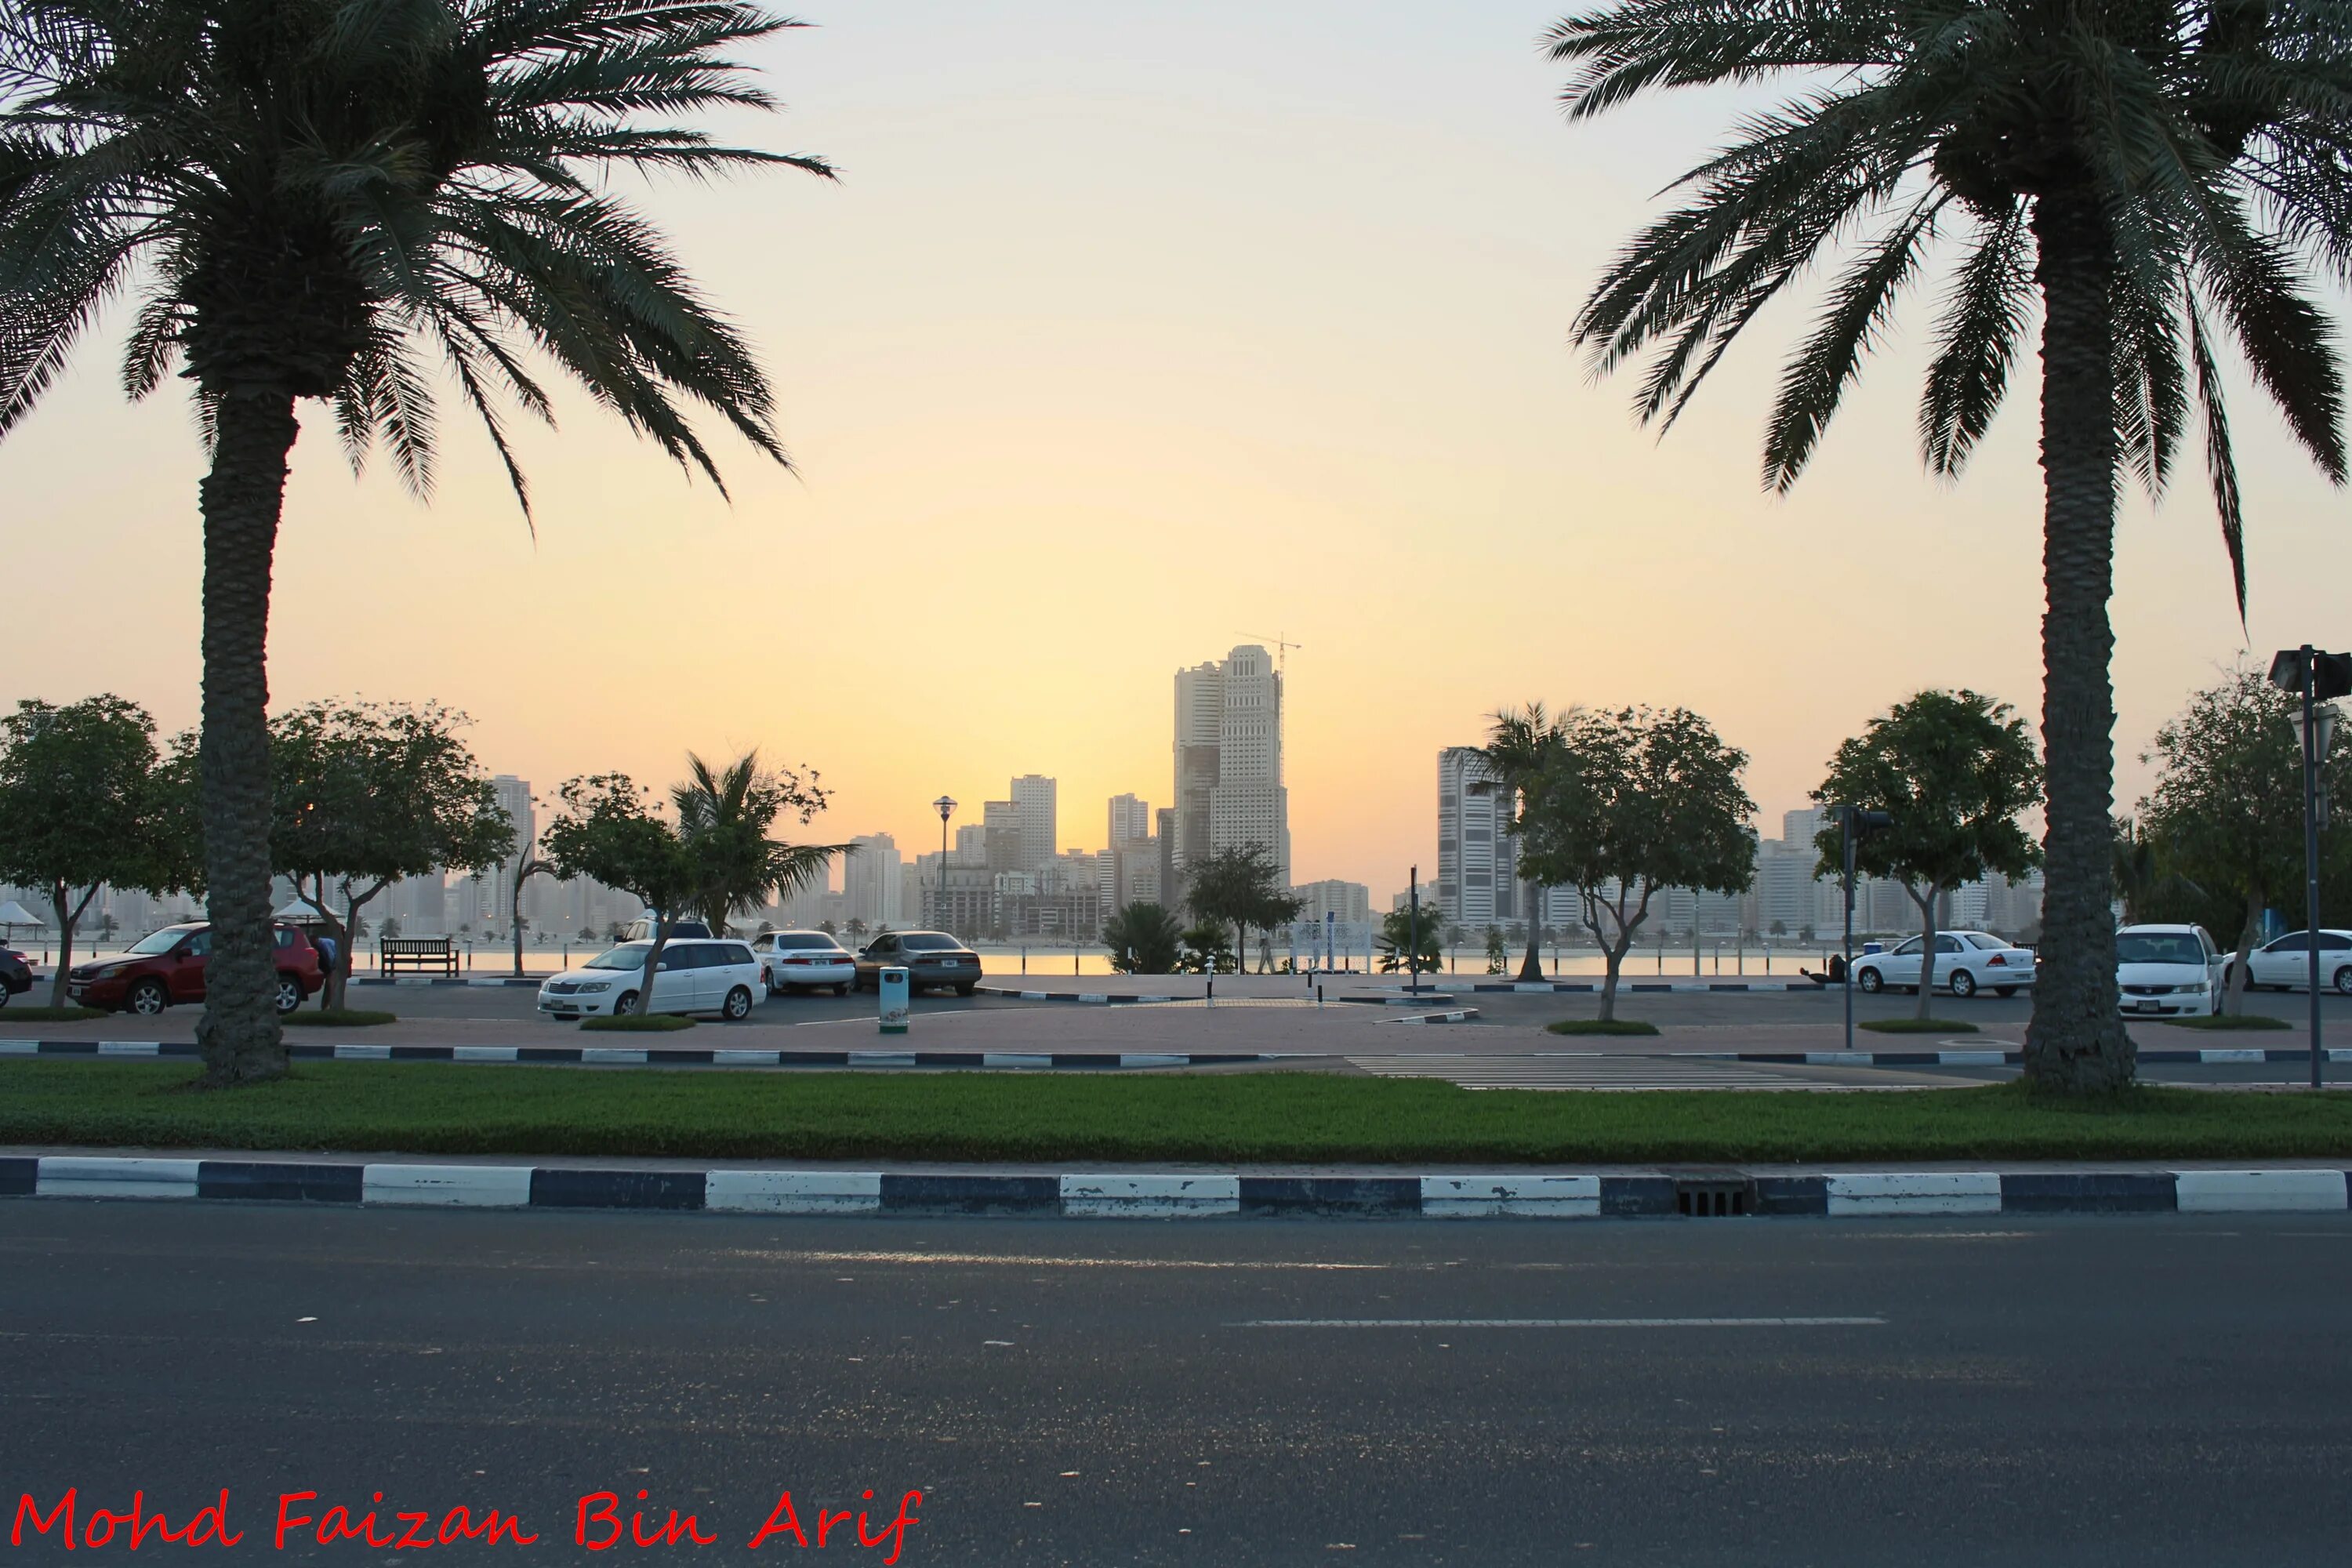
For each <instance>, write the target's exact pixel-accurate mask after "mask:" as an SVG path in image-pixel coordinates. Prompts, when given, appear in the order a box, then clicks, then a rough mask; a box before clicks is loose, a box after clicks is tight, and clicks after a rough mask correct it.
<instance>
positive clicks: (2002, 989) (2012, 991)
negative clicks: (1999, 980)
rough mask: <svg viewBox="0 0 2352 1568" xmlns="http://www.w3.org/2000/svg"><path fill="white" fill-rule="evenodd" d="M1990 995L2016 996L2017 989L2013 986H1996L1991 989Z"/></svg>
mask: <svg viewBox="0 0 2352 1568" xmlns="http://www.w3.org/2000/svg"><path fill="white" fill-rule="evenodd" d="M1992 994H1994V995H1996V996H2014V995H2016V994H2017V987H2016V986H2014V985H1996V986H1994V987H1993V988H1992Z"/></svg>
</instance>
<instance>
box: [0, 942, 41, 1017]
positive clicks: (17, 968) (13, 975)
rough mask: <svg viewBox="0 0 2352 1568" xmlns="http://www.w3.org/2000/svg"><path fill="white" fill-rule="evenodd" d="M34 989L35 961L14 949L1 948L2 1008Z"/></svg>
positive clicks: (0, 990)
mask: <svg viewBox="0 0 2352 1568" xmlns="http://www.w3.org/2000/svg"><path fill="white" fill-rule="evenodd" d="M32 988H33V961H32V960H31V959H29V958H26V956H25V955H24V954H23V953H21V952H17V951H16V949H15V948H13V947H0V1007H5V1006H6V1005H8V998H9V997H11V996H21V995H23V994H25V993H26V992H27V991H30V990H31V989H32Z"/></svg>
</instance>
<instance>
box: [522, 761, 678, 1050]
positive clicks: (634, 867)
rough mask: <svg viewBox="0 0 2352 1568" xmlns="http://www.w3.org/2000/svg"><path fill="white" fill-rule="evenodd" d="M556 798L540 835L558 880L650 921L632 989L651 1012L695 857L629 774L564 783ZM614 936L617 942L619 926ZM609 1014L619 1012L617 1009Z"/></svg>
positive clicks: (675, 828)
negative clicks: (616, 892) (592, 890)
mask: <svg viewBox="0 0 2352 1568" xmlns="http://www.w3.org/2000/svg"><path fill="white" fill-rule="evenodd" d="M555 793H556V799H557V801H558V802H559V803H560V806H559V811H558V815H557V816H556V817H555V820H554V821H552V822H551V823H549V824H548V825H547V827H546V830H545V831H544V832H542V833H541V835H540V844H541V847H542V848H544V849H545V851H546V852H547V858H548V861H549V863H550V864H551V865H552V866H554V867H555V868H556V873H555V874H556V875H557V876H559V877H562V878H564V879H567V880H568V879H571V878H573V877H593V878H594V879H596V880H598V881H600V882H602V883H604V885H605V886H606V887H610V888H618V889H621V890H622V891H623V892H625V893H634V894H635V895H636V896H637V897H638V898H640V899H642V900H645V905H646V909H647V910H649V911H651V912H652V914H653V916H654V935H653V941H652V942H649V943H648V944H646V965H645V970H644V972H643V973H642V974H641V975H640V976H639V983H638V986H637V1006H638V1007H639V1008H640V1009H641V1010H642V1009H645V1008H649V1007H650V1006H651V1005H653V996H654V974H655V972H656V970H657V969H658V968H659V966H660V963H661V955H662V949H663V948H665V947H667V945H668V944H669V933H670V927H671V926H672V924H673V923H674V922H675V921H677V916H678V914H679V912H680V911H682V910H685V909H687V908H688V906H689V905H690V904H691V903H692V902H693V900H694V897H695V894H696V892H697V891H698V889H697V886H696V881H695V875H694V860H693V857H692V855H691V854H690V852H689V851H688V848H687V845H686V840H685V838H684V837H681V836H680V835H679V833H678V831H677V827H676V826H673V825H671V824H670V823H668V822H666V821H664V820H663V819H662V818H661V817H659V816H655V815H654V813H653V811H652V810H651V808H650V807H649V806H648V805H647V795H648V793H649V792H648V791H647V790H646V787H645V786H644V785H643V784H637V783H636V782H635V781H634V780H633V779H631V778H630V777H629V776H628V774H626V773H595V774H589V775H583V776H582V777H579V778H572V779H566V780H565V781H564V782H563V784H562V787H561V788H559V789H558V790H557V791H556V792H555ZM613 935H614V940H615V941H617V940H619V939H620V935H621V929H620V927H619V926H617V925H615V926H614V928H613ZM614 1011H615V1012H618V1011H620V1005H619V1003H618V1002H617V1001H616V1002H615V1004H614Z"/></svg>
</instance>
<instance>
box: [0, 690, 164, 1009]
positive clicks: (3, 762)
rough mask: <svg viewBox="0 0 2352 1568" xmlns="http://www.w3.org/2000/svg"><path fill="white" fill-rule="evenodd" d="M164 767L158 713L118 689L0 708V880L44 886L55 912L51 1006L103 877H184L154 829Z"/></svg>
mask: <svg viewBox="0 0 2352 1568" xmlns="http://www.w3.org/2000/svg"><path fill="white" fill-rule="evenodd" d="M156 768H157V757H156V751H155V721H153V720H152V719H151V718H149V717H148V715H147V710H145V709H143V708H142V707H140V706H139V705H138V704H137V703H135V702H131V701H129V700H125V699H123V698H121V697H117V696H114V695H113V694H112V693H110V692H109V693H105V694H101V695H100V696H97V697H89V698H84V699H83V700H81V701H79V702H68V703H66V704H63V705H62V706H58V705H53V704H50V703H47V702H43V701H39V700H35V699H31V698H26V699H22V700H19V701H18V702H17V704H16V711H15V712H13V713H10V714H8V715H7V716H6V717H5V718H0V882H13V883H15V884H16V885H17V886H19V887H25V888H37V889H40V890H41V891H42V892H43V893H44V894H46V895H47V899H48V902H49V907H50V909H51V910H52V911H54V913H55V914H56V916H57V925H58V964H57V970H56V972H55V973H54V974H53V975H52V977H51V981H50V987H49V989H50V996H49V1002H50V1005H52V1006H63V1005H65V1000H66V974H67V971H68V970H69V969H71V968H72V967H73V939H74V932H75V929H76V927H77V926H78V925H79V921H80V920H81V917H82V916H83V915H84V914H85V913H87V912H88V910H89V905H90V901H91V900H93V899H95V898H96V897H97V896H98V890H99V889H100V887H102V886H113V887H118V888H142V889H150V890H152V891H157V892H162V891H164V890H167V889H172V888H175V887H177V886H179V885H180V883H179V882H178V881H177V873H176V872H175V870H174V869H173V867H174V865H175V862H176V857H175V856H174V855H173V853H172V852H171V851H170V850H169V848H168V847H166V846H165V845H164V844H163V842H162V841H161V839H160V838H159V837H158V836H157V834H156V821H155V806H156V803H157V797H158V794H159V789H160V786H159V784H158V782H157V779H156Z"/></svg>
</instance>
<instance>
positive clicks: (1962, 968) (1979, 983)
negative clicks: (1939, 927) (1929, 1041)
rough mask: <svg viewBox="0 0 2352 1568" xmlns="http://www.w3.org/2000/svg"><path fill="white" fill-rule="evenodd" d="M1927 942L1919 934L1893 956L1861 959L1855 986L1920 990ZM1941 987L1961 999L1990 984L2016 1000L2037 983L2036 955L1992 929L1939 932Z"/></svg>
mask: <svg viewBox="0 0 2352 1568" xmlns="http://www.w3.org/2000/svg"><path fill="white" fill-rule="evenodd" d="M1923 940H1924V939H1923V938H1920V937H1916V936H1915V937H1913V938H1912V939H1911V940H1910V941H1908V942H1901V943H1898V944H1897V945H1896V946H1895V949H1894V951H1893V952H1874V953H1871V954H1869V955H1868V956H1867V957H1864V958H1857V959H1855V960H1854V961H1853V983H1854V984H1856V985H1859V986H1861V987H1862V988H1863V989H1864V991H1883V990H1885V989H1886V988H1887V987H1889V986H1894V987H1895V988H1897V989H1899V990H1904V991H1916V990H1918V989H1919V954H1920V951H1921V948H1920V943H1921V942H1922V941H1923ZM1936 984H1937V986H1939V987H1941V988H1943V989H1945V990H1948V991H1949V992H1951V994H1953V995H1955V996H1973V995H1975V994H1977V992H1978V991H1979V990H1980V989H1982V988H1983V987H1986V986H1990V987H1991V988H1992V991H1993V994H1995V995H1997V996H2014V995H2016V994H2017V993H2018V992H2019V991H2020V990H2021V989H2022V988H2023V987H2025V986H2028V985H2031V984H2033V952H2032V949H2030V948H2022V947H2018V946H2016V945H2014V944H2013V943H2011V942H2003V941H2002V940H2001V939H2000V938H1999V937H1997V936H1994V935H1993V934H1992V933H1991V932H1990V931H1937V933H1936Z"/></svg>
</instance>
